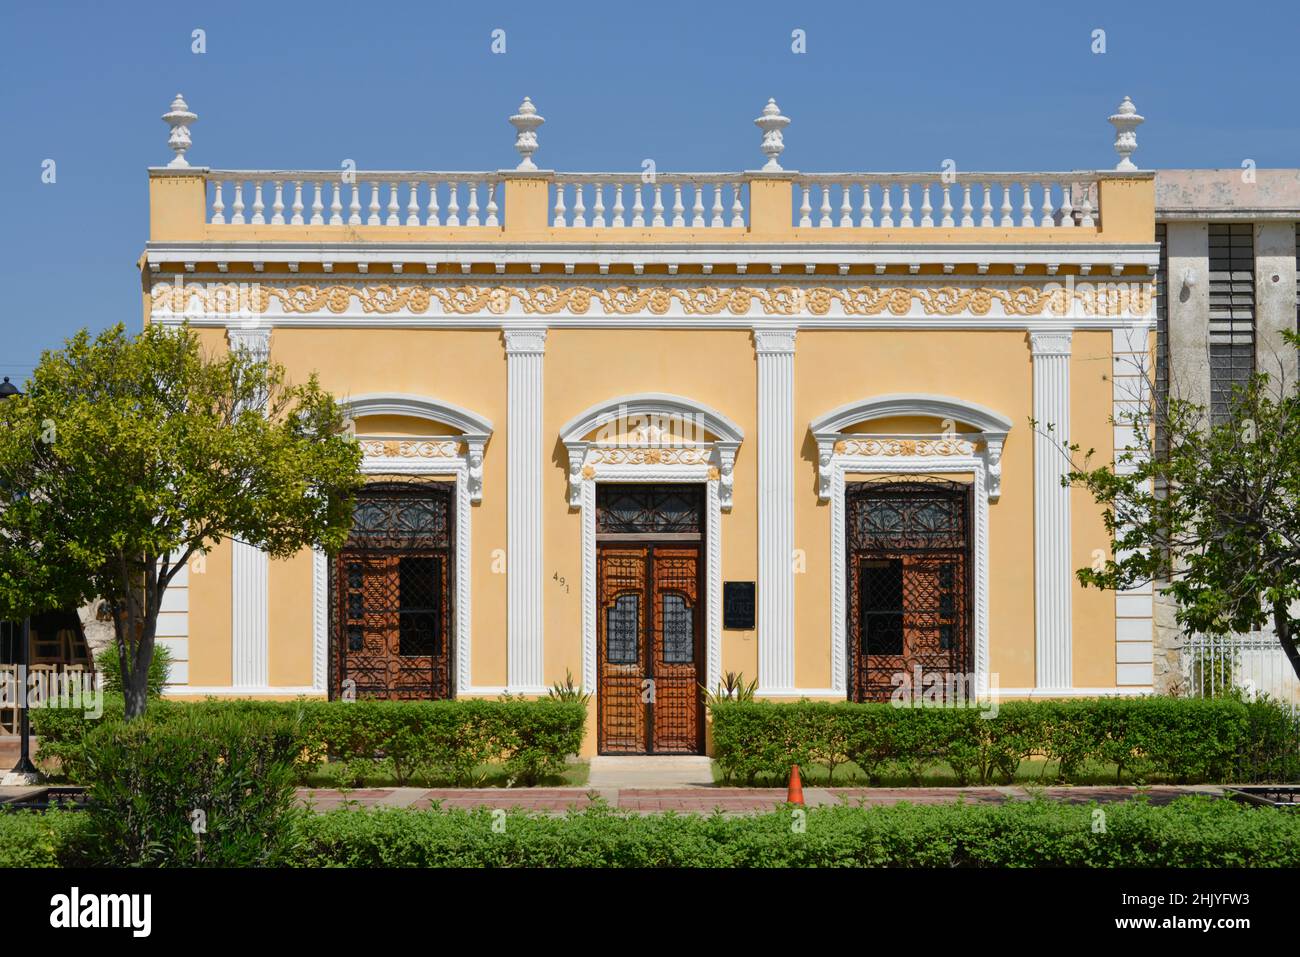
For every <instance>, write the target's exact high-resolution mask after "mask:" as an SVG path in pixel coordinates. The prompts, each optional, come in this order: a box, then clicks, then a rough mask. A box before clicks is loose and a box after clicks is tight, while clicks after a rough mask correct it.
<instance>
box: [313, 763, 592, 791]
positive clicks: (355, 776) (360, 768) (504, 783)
mask: <svg viewBox="0 0 1300 957" xmlns="http://www.w3.org/2000/svg"><path fill="white" fill-rule="evenodd" d="M590 773H591V768H590V766H589V765H588V763H587V762H586V761H574V762H572V763H570V764H568V765H567V766H566V767H565V769H564V773H563V774H558V775H554V776H552V777H548V778H543V779H542V780H541V781H539V782H538V784H537V786H538V787H581V786H582V785H584V784H586V783H587V778H588V776H589V775H590ZM474 777H475V780H474V781H473V782H472V784H470V785H468V786H471V787H483V788H504V787H511V786H514V787H519V786H520V785H512V784H511V782H510V781H509V779H508V778H507V776H506V773H505V771H504V770H502V767H501V765H499V764H480V765H479V766H478V767H476V768H475V769H474ZM306 786H307V787H313V788H340V787H343V788H393V787H398V783H397V780H396V779H395V778H394V777H393V774H392V772H391V771H388V770H387V769H385V768H384V767H383V766H382V765H381V764H380V763H379V762H371V761H366V762H361V761H353V762H339V763H331V764H325V765H322V766H321V767H320V768H319V769H317V770H316V771H315V772H314V773H312V774H310V775H308V777H307V782H306ZM407 786H408V787H426V788H433V787H466V786H467V785H466V784H464V783H461V784H457V783H455V782H452V781H440V780H436V779H429V778H418V777H417V778H416V779H415V780H412V781H409V782H407Z"/></svg>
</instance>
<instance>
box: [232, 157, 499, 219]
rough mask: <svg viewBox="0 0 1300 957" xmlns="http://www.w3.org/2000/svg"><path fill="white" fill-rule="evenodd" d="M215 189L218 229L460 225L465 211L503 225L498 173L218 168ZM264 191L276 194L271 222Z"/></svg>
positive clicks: (272, 195)
mask: <svg viewBox="0 0 1300 957" xmlns="http://www.w3.org/2000/svg"><path fill="white" fill-rule="evenodd" d="M208 183H209V197H210V200H209V214H208V222H210V223H212V224H213V225H214V226H222V225H231V226H242V225H245V224H248V225H255V226H262V225H272V226H304V225H311V226H324V225H329V226H342V225H345V224H346V225H348V226H361V225H366V226H408V227H417V226H460V225H462V222H461V210H462V209H464V211H465V217H464V223H463V225H465V226H480V225H481V226H492V227H499V226H500V225H501V219H502V217H501V202H500V198H499V193H500V190H501V182H500V178H499V176H498V175H497V174H495V173H360V172H356V173H353V172H346V173H343V172H339V173H333V172H306V171H304V172H297V171H283V172H269V171H268V172H235V171H224V170H214V171H212V172H211V173H209V174H208ZM264 186H269V187H270V189H271V215H270V217H269V218H268V217H266V216H265V211H266V204H265V202H264V199H263V187H264ZM286 190H287V191H288V196H287V197H286V195H285V193H286ZM440 193H441V197H440V195H439V194H440ZM444 199H445V204H446V205H445V207H444V206H443V201H444ZM286 200H287V202H286ZM480 200H482V205H481V204H480ZM327 206H328V212H327ZM345 206H346V209H347V213H346V215H345V214H344V208H345ZM363 208H364V209H365V213H364V214H363V213H362V209H363ZM444 208H445V209H446V216H445V217H444V216H443V215H442V210H443V209H444ZM248 209H251V210H252V213H251V215H250V216H248V217H247V218H246V217H245V210H248ZM421 209H423V210H424V212H423V213H421ZM480 214H482V215H480Z"/></svg>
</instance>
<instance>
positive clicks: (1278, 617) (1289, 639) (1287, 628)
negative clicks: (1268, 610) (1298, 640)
mask: <svg viewBox="0 0 1300 957" xmlns="http://www.w3.org/2000/svg"><path fill="white" fill-rule="evenodd" d="M1273 631H1274V632H1275V633H1276V634H1277V640H1278V641H1279V642H1280V643H1281V645H1282V652H1283V653H1284V654H1285V655H1286V659H1287V661H1289V662H1291V670H1292V671H1294V672H1295V675H1296V677H1297V678H1300V649H1298V648H1296V644H1295V635H1294V634H1292V632H1291V615H1290V609H1289V608H1288V606H1287V603H1286V602H1284V601H1275V602H1273Z"/></svg>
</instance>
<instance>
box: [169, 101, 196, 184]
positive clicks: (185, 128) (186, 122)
mask: <svg viewBox="0 0 1300 957" xmlns="http://www.w3.org/2000/svg"><path fill="white" fill-rule="evenodd" d="M162 118H163V122H164V123H166V124H167V125H168V126H170V127H171V128H172V132H171V135H170V136H169V137H167V145H168V146H170V147H171V148H172V149H173V150H175V151H176V157H175V159H173V160H172V161H171V162H170V163H168V164H167V165H168V166H170V167H173V168H175V169H184V168H186V167H188V166H189V165H190V164H189V162H188V161H186V159H185V151H186V150H187V149H189V148H190V124H191V123H193V122H194V121H195V120H197V119H198V118H199V117H198V114H197V113H191V112H190V108H189V106H187V105H186V103H185V97H183V96H181V95H180V94H179V93H177V94H176V99H174V100H172V108H171V111H170V112H168V113H164V114H163V116H162Z"/></svg>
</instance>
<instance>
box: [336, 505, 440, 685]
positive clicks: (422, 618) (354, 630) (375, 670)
mask: <svg viewBox="0 0 1300 957" xmlns="http://www.w3.org/2000/svg"><path fill="white" fill-rule="evenodd" d="M451 492H452V489H451V487H450V484H449V483H440V482H377V483H372V484H371V485H370V486H368V487H367V488H365V489H364V490H363V491H362V492H361V493H360V494H359V495H358V496H357V501H356V504H355V506H354V509H353V525H352V530H351V532H350V533H349V536H348V540H347V544H346V545H345V546H344V548H343V550H342V552H340V553H339V555H338V557H337V558H336V560H335V572H334V575H333V576H332V581H331V589H332V592H333V600H332V601H331V603H330V605H331V612H332V615H331V617H332V621H331V656H330V666H331V672H332V674H331V689H332V693H333V694H334V695H335V696H336V697H338V696H340V695H341V694H343V693H344V692H347V691H351V692H354V693H355V694H356V696H357V697H359V698H386V699H403V700H422V699H430V698H447V697H450V696H451V693H452V687H451V674H452V662H451V646H452V642H451V641H450V640H449V636H450V633H451V621H452V616H451V601H450V598H451V590H450V577H451V563H452V560H453V555H452V548H451V508H452V504H451V503H452V499H451Z"/></svg>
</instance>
